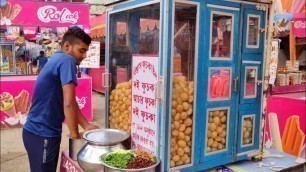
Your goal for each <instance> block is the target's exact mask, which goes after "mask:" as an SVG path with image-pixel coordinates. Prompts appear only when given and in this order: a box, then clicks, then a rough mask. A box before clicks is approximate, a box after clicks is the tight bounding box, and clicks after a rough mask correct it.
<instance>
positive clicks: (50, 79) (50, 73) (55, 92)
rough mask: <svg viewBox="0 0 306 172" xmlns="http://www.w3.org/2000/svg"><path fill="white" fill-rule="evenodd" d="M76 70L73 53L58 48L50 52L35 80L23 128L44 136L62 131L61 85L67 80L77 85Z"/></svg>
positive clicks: (52, 135) (62, 99) (57, 134)
mask: <svg viewBox="0 0 306 172" xmlns="http://www.w3.org/2000/svg"><path fill="white" fill-rule="evenodd" d="M76 74H77V69H76V61H75V59H74V58H73V57H72V56H70V55H68V54H66V53H63V52H60V51H58V52H56V53H55V54H54V55H53V56H51V58H50V59H49V60H48V63H46V65H45V66H44V68H43V70H42V71H41V72H40V74H39V75H38V78H37V80H36V83H35V87H34V94H33V97H32V106H31V108H30V112H29V114H28V119H27V122H26V124H25V125H24V129H26V130H27V131H29V132H31V133H33V134H36V135H39V136H43V137H58V136H60V135H61V133H62V122H63V121H64V119H65V116H64V98H63V89H62V86H63V85H65V84H68V83H74V84H75V85H76V86H77V75H76Z"/></svg>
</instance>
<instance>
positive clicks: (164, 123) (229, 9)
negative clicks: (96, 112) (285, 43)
mask: <svg viewBox="0 0 306 172" xmlns="http://www.w3.org/2000/svg"><path fill="white" fill-rule="evenodd" d="M156 3H159V4H160V43H159V69H160V70H159V71H158V73H159V76H160V78H162V81H163V95H164V96H163V98H162V102H161V103H159V109H158V111H159V114H158V115H159V117H158V119H159V120H158V124H159V133H158V148H159V149H158V157H160V158H161V162H162V163H161V171H172V170H179V171H202V170H206V169H209V168H213V167H216V166H219V165H223V164H227V163H230V162H235V161H238V160H243V159H246V158H248V157H252V156H254V155H257V154H259V153H260V139H261V114H262V113H261V111H262V104H261V102H262V84H261V83H262V80H263V70H264V57H265V46H264V43H265V33H264V31H265V28H266V26H267V23H266V20H267V11H268V4H264V3H255V2H246V1H239V0H190V1H187V0H161V1H159V0H134V1H120V3H118V4H114V5H113V6H111V7H109V8H108V12H107V16H108V17H107V39H106V60H105V62H106V73H109V66H110V58H109V55H110V54H109V48H110V40H109V39H110V36H111V35H109V33H110V28H109V23H110V15H111V14H114V13H117V12H121V11H125V10H131V9H134V8H138V7H143V6H147V5H151V4H156ZM175 3H186V4H193V5H195V6H196V7H197V29H196V32H197V33H196V35H197V38H196V46H195V47H196V53H195V56H196V57H195V59H196V60H195V76H194V83H195V103H194V104H195V106H194V117H193V118H194V119H193V121H195V122H194V125H193V136H192V139H193V141H192V143H193V146H192V158H191V164H190V165H183V166H178V167H174V168H170V160H169V158H170V152H169V149H170V146H169V145H170V136H171V134H170V131H171V115H168V114H171V102H172V98H171V97H172V93H171V92H172V71H173V69H172V64H173V62H172V55H173V54H172V50H173V35H174V11H175ZM214 14H217V15H218V14H221V15H225V16H229V17H231V19H232V22H233V23H232V33H233V34H232V40H231V41H232V42H231V43H232V45H231V46H232V47H231V58H229V59H223V60H222V59H221V60H219V59H214V57H211V56H212V55H211V54H212V53H211V48H210V47H211V35H212V33H211V32H212V31H211V23H212V21H211V20H212V16H213V15H214ZM250 17H253V18H255V19H256V18H257V19H258V21H259V22H258V27H259V28H260V29H259V33H258V35H257V36H258V38H256V39H257V41H256V45H253V44H252V45H249V43H248V39H249V35H248V34H249V33H248V32H249V28H248V27H249V18H250ZM222 68H224V69H226V70H227V69H228V70H229V71H230V74H231V75H230V76H231V81H230V83H231V84H230V95H229V98H228V99H224V100H223V99H221V100H212V99H210V98H209V95H208V91H209V76H210V73H211V72H212V70H218V69H222ZM247 71H252V72H255V75H254V76H255V86H254V87H255V94H254V95H252V96H246V95H245V89H246V86H245V83H246V78H247V76H246V75H247ZM109 93H110V91H109V89H108V90H107V91H106V94H105V95H106V114H109V104H108V100H109ZM216 109H217V110H218V109H221V110H227V112H228V114H229V115H228V118H229V119H228V130H227V135H228V137H227V139H228V140H227V146H226V149H225V151H221V152H217V153H207V151H206V142H207V140H206V137H207V136H206V135H207V132H206V131H207V120H208V119H207V118H208V113H209V112H210V111H213V110H216ZM169 116H170V117H169ZM246 118H248V119H251V120H253V125H254V126H255V127H253V130H252V132H253V136H252V138H253V139H252V142H251V143H250V144H247V145H243V144H242V139H243V133H242V128H243V120H244V119H246ZM106 126H108V115H106Z"/></svg>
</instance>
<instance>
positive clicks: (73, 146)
mask: <svg viewBox="0 0 306 172" xmlns="http://www.w3.org/2000/svg"><path fill="white" fill-rule="evenodd" d="M85 143H86V141H85V140H84V139H73V138H71V137H69V157H70V158H71V159H73V160H75V161H76V160H77V157H78V153H79V151H80V150H81V149H82V148H83V147H84V145H85Z"/></svg>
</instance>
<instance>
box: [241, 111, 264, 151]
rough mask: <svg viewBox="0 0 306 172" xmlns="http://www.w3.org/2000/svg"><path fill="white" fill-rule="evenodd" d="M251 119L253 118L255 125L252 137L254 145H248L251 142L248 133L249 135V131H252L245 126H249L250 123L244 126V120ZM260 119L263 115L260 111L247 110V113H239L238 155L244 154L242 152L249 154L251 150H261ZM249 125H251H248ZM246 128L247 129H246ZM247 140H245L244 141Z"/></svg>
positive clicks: (253, 125)
mask: <svg viewBox="0 0 306 172" xmlns="http://www.w3.org/2000/svg"><path fill="white" fill-rule="evenodd" d="M249 117H252V118H253V124H252V127H251V128H252V131H253V133H254V134H253V135H252V138H253V139H252V144H250V143H249V144H248V142H249V141H250V140H247V138H249V137H247V136H248V135H247V133H249V131H248V129H250V127H248V126H245V125H249V124H250V123H249V122H246V123H245V124H244V122H243V119H246V120H248V119H250V118H249ZM254 118H255V119H254ZM260 118H261V114H260V110H256V109H255V110H245V111H240V112H239V120H238V128H237V129H238V139H237V145H238V153H242V152H247V151H250V150H255V149H258V148H259V140H260V137H259V135H260V133H259V132H260ZM247 123H249V124H247ZM244 127H245V129H244ZM244 139H245V140H244ZM243 141H248V142H244V144H243Z"/></svg>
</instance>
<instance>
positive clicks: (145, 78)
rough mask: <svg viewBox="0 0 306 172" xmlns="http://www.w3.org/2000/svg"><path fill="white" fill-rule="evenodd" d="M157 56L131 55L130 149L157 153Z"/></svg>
mask: <svg viewBox="0 0 306 172" xmlns="http://www.w3.org/2000/svg"><path fill="white" fill-rule="evenodd" d="M157 79H158V57H154V56H140V55H133V62H132V126H131V137H132V149H137V150H142V151H146V152H148V153H151V154H155V155H156V153H157V143H158V142H157V137H158V127H157V126H158V116H157V110H158V102H157V100H156V98H155V92H156V81H157Z"/></svg>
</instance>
